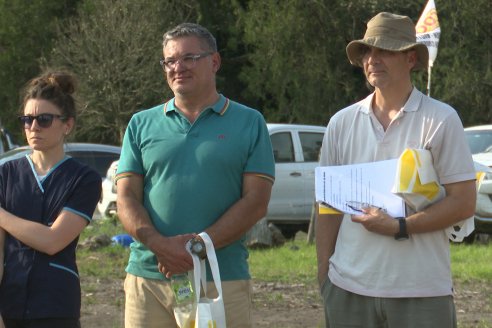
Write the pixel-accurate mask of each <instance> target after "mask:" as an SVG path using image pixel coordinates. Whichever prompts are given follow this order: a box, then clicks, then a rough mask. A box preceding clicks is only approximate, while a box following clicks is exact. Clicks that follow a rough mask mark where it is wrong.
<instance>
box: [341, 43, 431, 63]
mask: <svg viewBox="0 0 492 328" xmlns="http://www.w3.org/2000/svg"><path fill="white" fill-rule="evenodd" d="M367 47H374V48H378V49H382V50H389V51H405V50H410V49H414V50H415V51H416V52H417V62H416V63H415V66H414V67H413V70H415V71H416V70H421V69H425V68H427V65H428V63H429V50H428V49H427V46H426V45H425V44H422V43H402V42H401V41H399V40H392V39H390V38H381V37H373V38H367V39H362V40H354V41H352V42H350V43H349V44H348V45H347V48H346V52H347V57H348V59H349V60H350V63H351V64H352V65H355V66H360V67H362V66H363V65H362V56H363V54H364V51H365V49H364V48H367Z"/></svg>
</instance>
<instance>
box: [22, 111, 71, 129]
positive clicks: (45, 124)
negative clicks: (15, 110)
mask: <svg viewBox="0 0 492 328" xmlns="http://www.w3.org/2000/svg"><path fill="white" fill-rule="evenodd" d="M55 117H56V118H58V119H60V120H62V121H63V120H64V119H65V116H63V115H56V114H49V113H45V114H39V115H37V116H33V115H24V116H19V121H21V122H22V123H23V124H24V129H30V128H31V126H32V123H33V122H34V120H36V121H37V122H38V125H39V126H40V127H42V128H49V127H50V126H51V124H53V119H54V118H55Z"/></svg>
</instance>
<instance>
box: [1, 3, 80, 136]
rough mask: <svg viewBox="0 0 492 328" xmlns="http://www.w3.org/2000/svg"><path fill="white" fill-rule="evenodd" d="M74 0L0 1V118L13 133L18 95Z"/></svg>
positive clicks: (72, 8)
mask: <svg viewBox="0 0 492 328" xmlns="http://www.w3.org/2000/svg"><path fill="white" fill-rule="evenodd" d="M77 2H78V1H74V0H57V1H43V0H31V1H23V0H0V86H1V87H0V109H1V110H0V121H2V123H3V124H4V125H6V126H8V127H10V128H11V130H15V131H16V132H17V131H19V133H20V129H13V128H14V127H18V126H19V125H18V124H17V122H16V120H15V118H16V116H17V115H16V114H17V111H18V109H19V108H18V107H19V97H20V96H19V94H20V90H21V88H22V87H23V86H24V84H25V83H26V82H27V81H28V80H30V79H31V78H33V77H34V76H35V75H37V74H39V72H40V68H39V62H38V59H39V58H40V57H41V56H42V55H43V54H45V53H46V52H48V51H49V49H50V48H51V44H52V40H53V38H54V37H55V26H56V25H57V24H58V23H59V22H61V21H63V20H64V19H66V18H67V17H71V16H72V15H73V14H74V13H75V9H76V4H77Z"/></svg>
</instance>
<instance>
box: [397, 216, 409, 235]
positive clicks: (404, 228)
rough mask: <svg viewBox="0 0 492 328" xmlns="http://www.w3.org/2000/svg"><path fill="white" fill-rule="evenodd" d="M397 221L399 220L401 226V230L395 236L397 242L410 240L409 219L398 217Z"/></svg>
mask: <svg viewBox="0 0 492 328" xmlns="http://www.w3.org/2000/svg"><path fill="white" fill-rule="evenodd" d="M395 219H396V220H398V225H399V230H398V232H397V233H396V234H395V240H406V239H408V232H407V219H406V218H404V217H397V218H395Z"/></svg>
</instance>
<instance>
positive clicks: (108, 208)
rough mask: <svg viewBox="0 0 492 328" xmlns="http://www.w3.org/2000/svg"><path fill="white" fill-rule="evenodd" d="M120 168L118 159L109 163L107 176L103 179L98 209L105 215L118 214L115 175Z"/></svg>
mask: <svg viewBox="0 0 492 328" xmlns="http://www.w3.org/2000/svg"><path fill="white" fill-rule="evenodd" d="M117 168H118V161H117V160H116V161H114V162H112V163H111V164H110V165H109V168H108V170H107V171H106V176H105V177H104V179H103V181H102V193H101V199H100V200H99V203H97V209H98V210H99V213H101V214H103V215H105V216H111V215H115V214H116V185H115V181H114V177H115V174H116V169H117Z"/></svg>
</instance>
